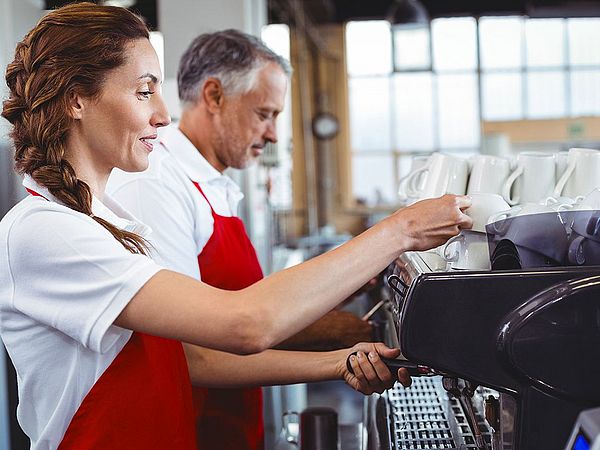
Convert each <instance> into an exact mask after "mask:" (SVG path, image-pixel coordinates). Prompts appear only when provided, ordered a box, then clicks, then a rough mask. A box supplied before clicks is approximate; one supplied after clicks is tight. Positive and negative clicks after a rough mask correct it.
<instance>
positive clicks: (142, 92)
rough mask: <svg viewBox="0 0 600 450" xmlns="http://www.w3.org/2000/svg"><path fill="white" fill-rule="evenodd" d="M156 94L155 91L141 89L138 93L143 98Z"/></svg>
mask: <svg viewBox="0 0 600 450" xmlns="http://www.w3.org/2000/svg"><path fill="white" fill-rule="evenodd" d="M152 94H154V91H140V92H138V95H139V96H140V97H142V98H150V96H151V95H152Z"/></svg>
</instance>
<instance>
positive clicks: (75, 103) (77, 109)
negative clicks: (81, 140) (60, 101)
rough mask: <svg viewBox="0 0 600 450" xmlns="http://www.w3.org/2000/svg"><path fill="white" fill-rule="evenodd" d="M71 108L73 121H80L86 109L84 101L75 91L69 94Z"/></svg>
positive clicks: (69, 111)
mask: <svg viewBox="0 0 600 450" xmlns="http://www.w3.org/2000/svg"><path fill="white" fill-rule="evenodd" d="M68 102H69V108H68V113H69V115H70V116H71V118H72V119H75V120H79V119H81V118H82V116H83V110H84V109H85V106H84V105H85V101H84V99H83V98H82V97H81V96H80V95H79V94H78V93H77V92H75V91H71V92H70V93H69V98H68Z"/></svg>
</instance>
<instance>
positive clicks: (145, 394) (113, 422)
mask: <svg viewBox="0 0 600 450" xmlns="http://www.w3.org/2000/svg"><path fill="white" fill-rule="evenodd" d="M27 191H28V192H29V193H30V194H32V195H35V196H40V197H41V195H40V194H38V193H36V192H34V191H32V190H30V189H27ZM195 448H196V434H195V430H194V423H193V406H192V392H191V383H190V376H189V372H188V367H187V362H186V359H185V355H184V353H183V347H182V345H181V343H180V342H178V341H174V340H171V339H165V338H161V337H156V336H150V335H146V334H143V333H138V332H134V333H133V334H132V335H131V337H130V338H129V341H128V342H127V344H125V346H124V347H123V349H122V350H121V351H120V352H119V354H118V355H117V356H116V358H115V359H114V361H113V362H112V363H111V364H110V365H109V366H108V368H107V369H106V370H105V371H104V373H103V374H102V375H101V376H100V378H99V379H98V380H97V381H96V383H95V384H94V386H92V388H91V389H90V391H89V392H88V393H87V395H86V396H85V398H84V399H83V401H82V403H81V405H80V406H79V409H78V410H77V412H76V413H75V415H74V416H73V419H72V420H71V423H70V424H69V427H68V428H67V431H66V433H65V435H64V437H63V440H62V442H61V444H60V446H59V449H60V450H88V449H89V450H91V449H116V450H118V449H123V450H125V449H126V450H138V449H139V450H148V449H156V450H164V449H174V450H175V449H176V450H194V449H195Z"/></svg>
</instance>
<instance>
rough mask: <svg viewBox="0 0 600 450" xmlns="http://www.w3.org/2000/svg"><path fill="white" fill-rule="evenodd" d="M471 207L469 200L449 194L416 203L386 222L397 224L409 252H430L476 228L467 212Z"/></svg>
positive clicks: (396, 226) (462, 196) (396, 227)
mask: <svg viewBox="0 0 600 450" xmlns="http://www.w3.org/2000/svg"><path fill="white" fill-rule="evenodd" d="M469 206H471V199H470V198H469V197H467V196H464V195H452V194H446V195H444V196H442V197H439V198H432V199H427V200H422V201H420V202H417V203H414V204H412V205H410V206H408V207H406V208H403V209H401V210H399V211H397V212H396V213H394V214H393V215H391V216H390V217H389V218H388V219H386V220H392V221H394V225H393V226H394V228H395V229H397V230H400V233H401V236H399V238H400V239H404V245H403V246H402V247H404V248H405V250H416V251H420V250H429V249H430V248H434V247H438V246H440V245H442V244H443V243H445V242H446V241H447V240H448V239H450V238H451V237H452V236H456V235H457V234H458V233H460V230H463V229H468V228H471V227H472V226H473V221H472V220H471V218H470V217H469V216H467V215H466V214H465V213H464V212H463V211H464V210H465V209H467V208H468V207H469Z"/></svg>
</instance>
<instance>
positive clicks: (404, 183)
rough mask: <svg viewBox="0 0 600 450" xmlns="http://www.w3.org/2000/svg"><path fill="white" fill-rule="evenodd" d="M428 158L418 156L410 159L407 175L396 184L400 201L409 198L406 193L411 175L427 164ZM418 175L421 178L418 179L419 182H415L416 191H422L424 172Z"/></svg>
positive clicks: (427, 156)
mask: <svg viewBox="0 0 600 450" xmlns="http://www.w3.org/2000/svg"><path fill="white" fill-rule="evenodd" d="M429 158H430V156H429V155H419V156H413V157H412V159H411V164H410V170H409V171H408V174H407V175H406V176H404V177H402V178H401V179H400V182H399V183H398V196H399V197H400V199H401V200H407V199H409V198H410V196H409V195H408V192H407V189H408V180H409V179H410V178H411V175H412V173H413V172H416V171H417V170H419V169H420V168H421V167H423V166H425V164H427V161H428V160H429ZM420 173H421V174H422V176H421V177H420V179H419V180H417V181H416V185H417V189H422V188H423V182H424V181H425V174H426V172H420Z"/></svg>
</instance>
